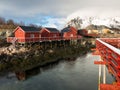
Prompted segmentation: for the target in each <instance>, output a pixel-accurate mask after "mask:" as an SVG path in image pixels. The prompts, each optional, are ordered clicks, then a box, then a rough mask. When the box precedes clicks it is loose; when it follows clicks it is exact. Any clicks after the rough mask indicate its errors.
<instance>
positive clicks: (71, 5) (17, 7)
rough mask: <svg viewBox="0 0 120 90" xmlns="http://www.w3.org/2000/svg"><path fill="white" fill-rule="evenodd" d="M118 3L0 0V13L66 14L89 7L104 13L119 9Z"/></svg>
mask: <svg viewBox="0 0 120 90" xmlns="http://www.w3.org/2000/svg"><path fill="white" fill-rule="evenodd" d="M119 4H120V1H119V0H111V1H110V0H1V1H0V14H2V15H4V13H7V12H11V13H9V14H10V15H13V16H14V15H15V16H34V15H36V14H48V15H49V14H53V15H56V16H67V15H69V14H71V13H73V12H75V11H77V10H82V9H89V8H94V11H95V10H96V12H98V10H97V9H98V8H101V10H102V12H104V13H107V11H109V12H111V13H114V10H115V11H119V9H120V6H119ZM99 13H100V12H99ZM114 14H118V13H114ZM119 15H120V14H119Z"/></svg>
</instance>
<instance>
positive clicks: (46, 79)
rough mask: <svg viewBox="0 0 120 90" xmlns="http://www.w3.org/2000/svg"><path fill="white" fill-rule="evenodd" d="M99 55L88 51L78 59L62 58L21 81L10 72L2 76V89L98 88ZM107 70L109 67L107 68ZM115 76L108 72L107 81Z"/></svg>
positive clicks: (60, 89)
mask: <svg viewBox="0 0 120 90" xmlns="http://www.w3.org/2000/svg"><path fill="white" fill-rule="evenodd" d="M98 59H99V56H92V55H91V53H88V54H86V55H84V56H80V57H78V58H77V59H76V60H71V61H66V60H62V61H60V62H59V63H58V64H54V65H49V66H48V67H44V68H40V69H39V70H40V73H39V74H37V75H34V76H32V77H30V78H28V79H27V80H25V81H19V80H17V78H16V77H15V75H14V74H12V73H10V74H8V75H6V76H4V77H0V90H97V88H98V65H94V60H98ZM106 71H107V69H106ZM112 81H113V77H112V76H111V75H110V74H108V73H107V83H112Z"/></svg>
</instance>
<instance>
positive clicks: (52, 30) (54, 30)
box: [46, 27, 59, 32]
mask: <svg viewBox="0 0 120 90" xmlns="http://www.w3.org/2000/svg"><path fill="white" fill-rule="evenodd" d="M46 29H47V30H49V31H50V32H59V30H57V29H56V28H48V27H46Z"/></svg>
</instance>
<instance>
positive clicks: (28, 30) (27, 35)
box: [7, 26, 41, 43]
mask: <svg viewBox="0 0 120 90" xmlns="http://www.w3.org/2000/svg"><path fill="white" fill-rule="evenodd" d="M13 33H14V37H8V38H7V42H10V43H12V42H15V41H17V42H18V43H28V42H39V41H40V39H41V34H40V29H38V28H36V27H30V26H18V27H17V28H16V29H15V30H14V32H13Z"/></svg>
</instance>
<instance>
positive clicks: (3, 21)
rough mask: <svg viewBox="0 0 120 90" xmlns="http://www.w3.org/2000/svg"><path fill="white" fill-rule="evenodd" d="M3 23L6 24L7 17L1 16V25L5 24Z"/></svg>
mask: <svg viewBox="0 0 120 90" xmlns="http://www.w3.org/2000/svg"><path fill="white" fill-rule="evenodd" d="M3 24H5V18H3V17H0V25H3Z"/></svg>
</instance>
